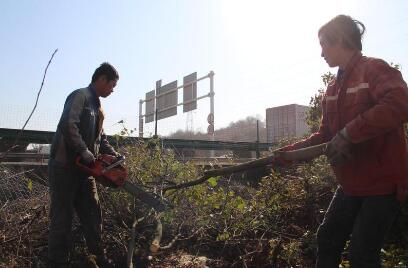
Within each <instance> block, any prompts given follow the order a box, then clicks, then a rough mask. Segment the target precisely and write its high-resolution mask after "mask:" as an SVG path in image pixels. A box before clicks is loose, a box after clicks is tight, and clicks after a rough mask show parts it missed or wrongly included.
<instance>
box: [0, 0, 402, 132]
mask: <svg viewBox="0 0 408 268" xmlns="http://www.w3.org/2000/svg"><path fill="white" fill-rule="evenodd" d="M0 11H1V16H0V40H1V42H0V55H1V57H0V59H1V65H0V75H1V77H2V79H1V80H2V83H1V86H0V92H1V96H2V97H1V98H0V107H1V109H0V113H1V114H0V127H21V126H22V125H23V123H24V121H25V118H26V117H27V116H28V114H29V112H30V111H31V109H32V107H33V106H34V101H35V97H36V95H37V92H38V89H39V87H40V83H41V79H42V75H43V72H44V68H45V66H46V64H47V62H48V60H49V58H50V56H51V54H52V52H53V51H54V49H56V48H58V49H59V51H58V53H57V54H56V55H55V58H54V60H53V62H52V63H51V66H50V67H49V71H48V74H47V77H46V81H45V85H44V88H43V91H42V93H41V97H40V101H39V104H38V108H37V110H36V112H35V116H34V117H33V119H32V121H31V124H30V125H29V127H28V128H31V129H46V130H54V129H55V126H56V123H57V120H58V118H59V116H60V113H61V110H62V106H63V104H64V101H65V98H66V96H67V95H68V94H69V93H70V92H71V91H72V90H74V89H77V88H80V87H85V86H87V85H88V84H89V82H90V79H91V76H92V73H93V71H94V70H95V68H96V67H97V66H98V65H99V64H100V63H101V62H103V61H109V62H110V63H112V64H113V65H114V66H115V67H116V68H117V69H118V71H119V73H120V80H119V83H118V86H117V88H116V90H115V92H114V93H113V95H111V96H110V97H109V98H107V99H104V100H103V105H104V108H105V111H106V112H107V120H106V123H105V128H107V129H108V131H109V132H115V131H117V130H118V128H119V127H120V126H119V125H117V124H115V122H117V121H119V120H121V119H123V120H124V121H125V122H126V125H127V126H128V127H130V128H135V127H138V124H137V118H138V111H139V99H141V98H144V96H145V93H146V92H147V91H150V90H152V89H154V87H155V81H156V80H159V79H162V80H163V84H166V83H168V82H171V81H173V80H178V82H179V85H180V84H181V83H182V79H183V76H185V75H187V74H190V73H192V72H194V71H197V72H198V76H199V77H200V76H204V75H206V74H207V73H208V72H209V71H211V70H213V71H214V72H215V76H214V81H215V88H214V89H215V128H216V129H217V128H220V127H224V126H226V125H228V123H229V122H231V121H236V120H239V119H243V118H245V117H247V116H250V115H254V116H255V115H259V116H260V117H262V118H265V110H266V108H269V107H273V106H278V105H284V104H290V103H298V104H304V105H307V104H308V103H309V100H310V97H311V96H312V95H313V94H315V93H316V92H317V90H318V89H319V88H321V87H322V82H321V77H320V76H321V75H322V74H323V73H325V72H327V71H329V70H330V71H332V72H335V71H336V70H335V69H332V70H331V69H330V68H328V67H327V65H326V63H325V62H324V60H323V59H322V58H321V57H320V46H319V42H318V39H317V31H318V29H319V27H320V26H321V25H323V24H324V23H326V22H327V21H328V20H330V19H331V18H332V17H334V16H335V15H338V14H348V15H351V16H353V17H354V18H356V19H359V20H361V21H362V22H363V23H364V24H365V25H366V27H367V32H366V35H365V37H364V42H363V53H364V54H366V55H368V56H374V57H379V58H383V59H384V60H386V61H388V62H394V63H399V64H401V66H402V72H403V74H404V73H405V71H406V70H407V69H408V55H407V53H408V52H407V51H408V27H407V24H408V1H385V0H384V1H381V0H373V1H356V0H355V1H347V0H343V1H338V0H337V1H329V0H324V1H272V0H269V1H256V0H251V1H238V0H231V1H227V0H190V1H187V0H184V1H182V0H180V1H178V0H174V1H173V0H161V1H159V0H157V1H153V0H149V1H147V0H146V1H137V0H134V1H130V0H129V1H106V0H104V1H84V0H81V1H79V0H78V1H72V0H71V1H56V0H53V1H51V0H47V1H45V0H44V1H41V0H31V1H28V0H26V1H24V0H20V1H15V0H1V1H0ZM405 77H407V76H406V74H405ZM198 88H199V95H202V94H206V93H208V90H209V84H208V82H203V83H201V84H200V83H199V84H198ZM180 98H181V95H180V96H179V99H180ZM208 113H209V100H208V98H206V99H204V100H201V101H199V103H198V109H197V110H196V111H195V112H193V113H192V115H189V116H186V115H185V114H182V109H181V108H179V115H177V116H176V117H174V118H169V119H164V120H160V121H159V134H166V133H168V132H171V131H175V130H177V129H185V128H186V126H187V125H189V126H190V127H191V126H192V127H193V128H194V129H195V130H202V131H205V130H206V126H207V124H206V117H207V114H208ZM152 129H153V124H147V125H146V133H147V134H148V133H149V131H150V133H151V131H152Z"/></svg>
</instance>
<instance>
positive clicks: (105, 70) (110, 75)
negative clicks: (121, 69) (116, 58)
mask: <svg viewBox="0 0 408 268" xmlns="http://www.w3.org/2000/svg"><path fill="white" fill-rule="evenodd" d="M102 75H105V76H106V79H107V80H108V81H112V80H118V79H119V74H118V71H116V69H115V67H113V66H112V65H111V64H110V63H108V62H104V63H102V64H101V66H99V67H98V68H96V70H95V72H94V74H93V75H92V83H93V82H95V81H96V80H98V78H99V77H101V76H102Z"/></svg>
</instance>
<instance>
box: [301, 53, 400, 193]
mask: <svg viewBox="0 0 408 268" xmlns="http://www.w3.org/2000/svg"><path fill="white" fill-rule="evenodd" d="M322 109H323V117H322V122H321V125H320V129H319V131H318V132H316V133H314V134H312V135H311V136H310V137H309V138H307V139H305V140H303V141H300V142H298V143H296V144H294V145H293V147H294V148H301V147H306V146H311V145H316V144H320V143H323V142H327V141H330V140H331V139H332V138H333V137H334V135H336V133H337V132H338V131H340V130H341V129H343V128H344V127H345V128H346V129H347V132H348V134H349V137H350V139H351V141H352V142H353V143H354V145H353V149H352V155H353V158H352V160H350V161H348V162H347V163H345V164H343V165H341V166H336V167H333V169H334V172H335V174H336V178H337V180H338V183H339V184H340V185H341V186H342V188H343V190H344V192H345V193H346V194H349V195H352V196H368V195H381V194H390V193H393V192H395V190H396V186H397V185H398V184H401V183H403V182H404V181H405V182H406V181H407V180H408V145H407V140H406V137H405V133H404V125H403V124H404V123H406V122H407V121H408V88H407V85H406V83H405V82H404V80H403V78H402V76H401V73H400V72H399V71H398V70H397V69H395V68H393V67H391V66H389V65H388V64H387V63H386V62H384V61H382V60H380V59H375V58H369V57H365V56H362V55H361V53H359V52H358V53H356V54H355V55H354V56H353V58H352V59H351V61H350V63H349V64H348V65H347V67H346V70H345V71H344V73H343V75H342V78H340V79H339V78H336V79H333V80H332V81H331V82H330V83H329V85H328V87H327V90H326V93H325V96H324V98H323V102H322Z"/></svg>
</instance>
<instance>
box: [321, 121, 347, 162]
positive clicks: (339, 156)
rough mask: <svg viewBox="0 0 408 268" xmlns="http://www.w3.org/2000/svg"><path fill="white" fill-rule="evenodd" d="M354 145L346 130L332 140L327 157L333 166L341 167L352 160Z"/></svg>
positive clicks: (327, 149) (328, 145) (328, 146)
mask: <svg viewBox="0 0 408 268" xmlns="http://www.w3.org/2000/svg"><path fill="white" fill-rule="evenodd" d="M352 146H353V144H352V143H351V141H350V138H349V136H348V134H347V130H346V128H343V129H342V130H340V131H339V132H338V133H337V134H336V136H334V137H333V139H331V141H330V142H329V143H328V144H327V147H326V156H327V158H328V160H329V162H330V164H331V165H332V166H340V165H342V164H344V163H345V162H347V161H348V160H350V159H351V147H352Z"/></svg>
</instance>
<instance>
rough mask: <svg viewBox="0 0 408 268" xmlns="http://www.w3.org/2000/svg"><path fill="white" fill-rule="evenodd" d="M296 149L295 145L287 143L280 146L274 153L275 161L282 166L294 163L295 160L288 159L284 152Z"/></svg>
mask: <svg viewBox="0 0 408 268" xmlns="http://www.w3.org/2000/svg"><path fill="white" fill-rule="evenodd" d="M291 150H294V148H293V145H287V146H285V147H282V148H279V149H278V150H276V151H274V152H273V155H274V162H275V163H276V164H278V165H279V166H281V167H286V166H289V165H292V164H293V161H290V160H286V159H285V157H284V156H283V155H284V152H286V151H291Z"/></svg>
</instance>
